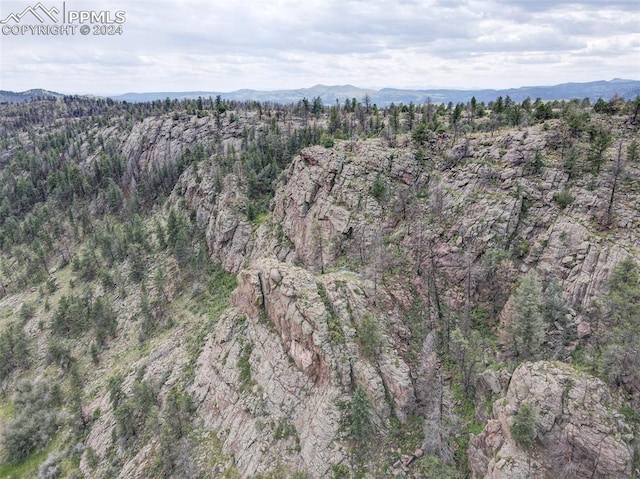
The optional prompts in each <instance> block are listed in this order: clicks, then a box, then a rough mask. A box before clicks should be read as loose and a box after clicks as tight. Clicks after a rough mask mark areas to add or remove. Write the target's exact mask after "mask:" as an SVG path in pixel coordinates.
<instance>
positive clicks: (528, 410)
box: [511, 403, 538, 451]
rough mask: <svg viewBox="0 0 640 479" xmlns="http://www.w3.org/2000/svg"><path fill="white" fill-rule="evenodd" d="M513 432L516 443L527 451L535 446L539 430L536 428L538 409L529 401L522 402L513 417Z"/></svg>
mask: <svg viewBox="0 0 640 479" xmlns="http://www.w3.org/2000/svg"><path fill="white" fill-rule="evenodd" d="M511 434H512V436H513V438H514V439H515V441H516V444H518V446H520V447H521V448H522V449H524V450H525V451H528V450H529V449H531V447H533V443H534V442H535V439H536V436H537V435H538V430H537V428H536V411H535V409H534V408H533V406H532V405H531V404H529V403H522V404H521V405H520V409H518V412H517V413H516V415H515V417H514V419H513V426H511Z"/></svg>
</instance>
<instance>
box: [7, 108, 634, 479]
mask: <svg viewBox="0 0 640 479" xmlns="http://www.w3.org/2000/svg"><path fill="white" fill-rule="evenodd" d="M0 117H1V121H0V477H11V478H17V477H25V478H31V477H39V478H47V479H53V478H58V477H60V478H79V477H91V478H94V477H95V478H115V477H121V478H132V477H136V478H146V477H153V478H161V477H167V478H168V477H175V478H183V477H184V478H191V477H194V478H195V477H201V478H205V477H228V478H232V477H255V478H259V477H260V478H280V477H295V478H305V477H307V478H319V477H332V478H350V477H375V478H378V477H433V478H464V477H474V478H483V477H486V478H495V479H497V478H510V477H536V478H538V477H539V478H556V477H567V478H580V477H591V478H631V477H637V476H638V474H639V471H640V469H639V468H640V463H639V462H638V452H639V451H638V442H637V438H638V433H639V432H640V430H639V426H640V413H639V407H640V373H639V367H640V133H639V131H640V97H638V98H636V99H634V100H627V101H625V100H624V99H622V98H621V97H618V96H615V97H613V98H611V99H599V100H597V101H595V102H593V103H592V102H590V101H589V100H588V99H583V100H580V99H579V100H572V101H553V102H543V101H541V100H536V101H533V100H531V99H526V100H525V101H523V102H522V103H518V102H514V101H513V100H511V99H510V98H509V97H506V98H502V97H499V98H497V99H496V100H495V101H492V102H489V103H484V102H478V101H476V100H475V99H472V100H471V101H470V102H468V103H466V104H462V103H459V104H451V103H450V104H448V105H446V104H434V103H431V102H430V101H427V102H426V103H425V104H420V105H417V104H413V103H410V104H408V105H405V104H399V105H395V104H391V106H389V107H385V108H378V107H377V106H376V105H374V104H371V102H370V101H369V100H368V98H362V99H356V98H354V99H352V100H347V101H346V102H344V103H339V102H336V103H335V104H332V105H325V104H323V102H322V100H321V99H320V98H319V97H316V98H312V99H310V100H307V99H305V100H302V101H300V102H298V103H296V104H290V105H280V104H271V103H258V102H230V101H224V100H222V99H221V98H220V97H218V98H216V99H213V98H198V99H195V100H185V101H175V100H174V101H172V100H169V99H167V100H165V101H155V102H150V103H136V104H128V103H126V102H115V101H113V100H103V99H86V98H80V97H72V96H66V97H63V98H58V99H48V100H37V101H32V102H29V103H24V104H0Z"/></svg>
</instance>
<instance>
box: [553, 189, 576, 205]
mask: <svg viewBox="0 0 640 479" xmlns="http://www.w3.org/2000/svg"><path fill="white" fill-rule="evenodd" d="M553 199H554V201H555V202H556V203H558V206H559V207H560V209H565V208H566V207H567V206H569V205H570V204H571V203H573V201H574V199H575V198H574V197H573V195H572V194H571V192H570V191H569V190H568V189H566V188H565V189H563V190H562V191H560V192H559V193H556V194H555V195H553Z"/></svg>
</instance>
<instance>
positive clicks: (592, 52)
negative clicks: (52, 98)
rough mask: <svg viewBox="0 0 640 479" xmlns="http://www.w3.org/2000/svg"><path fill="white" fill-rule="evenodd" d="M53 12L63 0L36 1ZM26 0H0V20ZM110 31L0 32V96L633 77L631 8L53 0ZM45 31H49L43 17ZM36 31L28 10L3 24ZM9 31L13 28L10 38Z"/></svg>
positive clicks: (497, 84)
mask: <svg viewBox="0 0 640 479" xmlns="http://www.w3.org/2000/svg"><path fill="white" fill-rule="evenodd" d="M41 1H42V5H43V6H44V7H45V8H47V9H51V8H53V7H56V8H58V9H59V10H60V11H62V7H63V2H62V0H51V1H49V0H41ZM36 4H37V0H31V1H13V0H10V1H7V0H1V2H0V20H5V19H6V18H7V17H8V16H9V15H10V14H11V13H20V12H22V11H23V10H24V9H25V8H26V7H29V6H35V5H36ZM64 7H65V9H66V11H79V10H89V9H93V10H105V11H109V12H111V13H112V15H114V14H115V12H116V11H118V10H121V11H124V12H126V15H125V18H126V21H125V22H124V24H123V25H122V26H123V33H122V35H119V36H118V35H116V36H93V35H91V34H89V35H86V36H84V35H81V34H80V33H79V32H77V33H76V34H75V35H68V36H52V35H45V36H33V35H31V34H27V35H15V34H8V35H5V34H2V35H0V60H1V71H0V89H3V90H13V91H24V90H27V89H31V88H45V89H49V90H54V91H59V92H63V93H95V94H116V93H125V92H131V91H135V92H143V91H147V92H149V91H195V90H204V91H232V90H237V89H240V88H252V89H258V90H273V89H289V88H303V87H310V86H313V85H315V84H318V83H321V84H325V85H338V84H352V85H356V86H359V87H369V88H376V89H378V88H382V87H400V88H433V87H446V88H508V87H520V86H531V85H554V84H557V83H563V82H569V81H576V82H584V81H593V80H610V79H613V78H626V79H635V80H638V79H640V66H639V65H640V1H638V0H618V1H607V0H583V1H575V2H567V1H561V0H531V1H529V0H510V1H509V0H366V1H360V0H324V1H323V0H294V1H289V0H258V1H245V0H226V1H224V2H223V1H218V0H208V1H207V0H177V1H162V0H154V1H141V0H112V1H105V0H102V1H91V2H88V1H85V0H66V2H65V4H64ZM48 23H49V24H51V21H48ZM20 24H39V21H38V20H37V19H35V18H34V17H33V16H32V15H31V14H28V15H25V16H24V17H23V18H22V19H21V21H20V22H19V23H18V24H16V22H15V20H12V19H10V20H9V21H8V22H7V23H6V24H5V25H3V27H4V26H7V25H9V26H16V25H20ZM14 31H15V29H14Z"/></svg>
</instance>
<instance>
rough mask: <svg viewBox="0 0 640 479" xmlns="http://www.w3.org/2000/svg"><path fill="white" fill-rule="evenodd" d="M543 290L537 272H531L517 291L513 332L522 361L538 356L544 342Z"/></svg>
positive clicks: (512, 324)
mask: <svg viewBox="0 0 640 479" xmlns="http://www.w3.org/2000/svg"><path fill="white" fill-rule="evenodd" d="M541 298H542V288H541V286H540V282H539V281H538V275H537V274H536V272H535V270H531V271H529V272H528V273H527V274H526V275H525V277H524V278H523V279H522V281H521V282H520V285H519V286H518V289H516V293H515V298H514V305H513V309H514V314H513V318H512V321H511V332H512V334H513V341H514V345H515V348H516V354H517V355H518V358H520V359H533V358H535V357H536V356H538V353H539V350H540V346H542V343H543V342H544V337H545V323H544V318H543V315H542V299H541Z"/></svg>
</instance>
